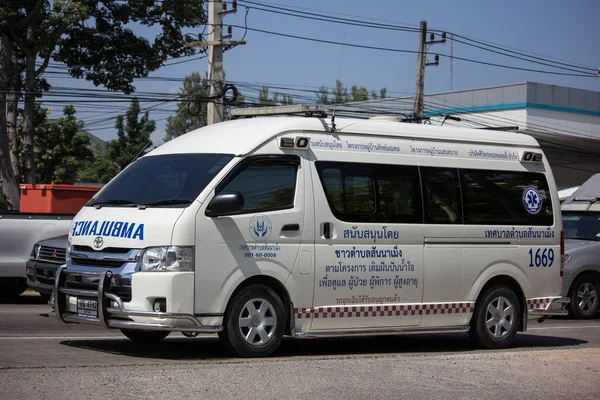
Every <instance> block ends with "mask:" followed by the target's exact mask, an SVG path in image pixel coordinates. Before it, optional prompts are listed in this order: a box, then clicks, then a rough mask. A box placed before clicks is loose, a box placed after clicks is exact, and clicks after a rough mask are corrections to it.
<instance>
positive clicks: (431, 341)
mask: <svg viewBox="0 0 600 400" xmlns="http://www.w3.org/2000/svg"><path fill="white" fill-rule="evenodd" d="M48 311H49V307H48V306H47V305H45V304H42V302H41V301H40V300H39V297H37V296H35V295H24V296H21V297H20V298H19V299H18V301H16V302H13V303H11V304H0V321H1V322H0V398H2V399H32V398H34V399H35V398H39V399H61V400H64V399H79V398H82V399H83V398H86V399H100V398H102V399H113V398H115V399H116V398H125V399H138V398H139V399H147V398H156V399H187V398H190V399H191V398H194V399H204V398H206V399H210V398H218V399H230V398H232V399H233V398H240V397H244V398H245V399H254V398H261V399H282V398H285V399H288V398H290V399H314V398H322V399H342V398H343V399H365V398H376V399H398V398H409V397H410V398H426V399H429V398H448V399H456V398H464V399H482V398H492V397H495V398H502V399H523V398H527V399H542V398H543V399H563V398H566V397H573V396H576V398H577V399H578V400H580V399H597V398H600V318H597V319H595V320H588V321H576V320H571V319H566V318H565V319H559V320H548V321H545V322H544V323H542V324H538V323H531V324H530V326H529V328H530V330H529V331H528V332H527V333H524V334H520V335H519V336H518V339H517V342H516V345H515V347H513V348H511V349H507V350H501V351H489V350H480V349H477V348H475V347H474V346H473V345H472V344H471V342H470V341H469V339H468V337H467V335H466V334H455V335H426V336H418V335H406V336H380V337H359V338H347V339H312V340H292V339H288V340H285V341H284V343H283V345H282V346H281V348H280V349H279V350H278V351H277V352H276V353H275V354H274V356H273V357H270V358H267V359H259V360H256V359H254V360H243V359H235V358H232V357H231V356H229V355H228V354H227V353H226V352H225V350H224V349H223V347H222V346H221V345H220V344H219V342H218V340H217V339H216V337H212V336H207V337H201V338H194V339H189V338H185V337H183V336H182V335H181V334H171V335H170V336H169V337H168V338H167V339H166V340H165V341H164V342H162V343H160V344H158V345H153V346H152V347H145V346H142V345H138V344H135V343H133V342H130V341H129V340H128V339H126V338H125V337H124V336H122V335H121V334H120V333H119V332H118V331H112V330H106V329H104V328H99V327H94V326H89V325H71V324H69V325H67V324H62V323H60V322H58V321H57V320H55V319H53V318H48V315H47V313H48Z"/></svg>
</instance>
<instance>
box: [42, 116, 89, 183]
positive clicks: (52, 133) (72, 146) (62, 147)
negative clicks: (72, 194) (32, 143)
mask: <svg viewBox="0 0 600 400" xmlns="http://www.w3.org/2000/svg"><path fill="white" fill-rule="evenodd" d="M45 111H46V110H42V109H40V108H39V106H37V112H36V121H35V131H34V134H35V140H36V147H35V159H36V164H37V168H36V175H37V176H36V179H37V180H38V181H39V182H45V183H59V182H60V183H75V181H76V177H77V171H78V170H79V169H80V168H83V167H85V166H86V165H87V164H89V163H90V162H91V161H92V160H93V159H94V154H93V153H92V150H91V149H90V138H89V137H88V136H86V135H82V134H79V132H80V131H81V130H82V129H83V122H82V121H78V120H77V118H76V117H75V107H73V106H65V107H64V109H63V114H64V115H63V116H62V117H59V118H58V119H57V120H56V121H48V120H47V114H46V112H45Z"/></svg>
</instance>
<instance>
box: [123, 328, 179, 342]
mask: <svg viewBox="0 0 600 400" xmlns="http://www.w3.org/2000/svg"><path fill="white" fill-rule="evenodd" d="M121 332H122V333H123V335H125V336H127V338H128V339H130V340H133V341H134V342H138V343H156V342H160V341H161V340H163V339H164V338H166V337H167V336H169V333H171V332H170V331H141V330H137V329H121Z"/></svg>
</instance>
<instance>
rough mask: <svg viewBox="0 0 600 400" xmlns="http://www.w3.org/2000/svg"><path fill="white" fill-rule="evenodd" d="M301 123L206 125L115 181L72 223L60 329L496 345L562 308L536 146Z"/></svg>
mask: <svg viewBox="0 0 600 400" xmlns="http://www.w3.org/2000/svg"><path fill="white" fill-rule="evenodd" d="M305 110H309V108H306V109H305ZM316 115H317V116H314V115H313V116H285V117H283V116H279V117H273V116H270V117H259V118H246V119H238V120H234V121H229V122H223V123H219V124H216V125H211V126H207V127H204V128H201V129H198V130H195V131H193V132H190V133H188V134H186V135H183V136H181V137H178V138H176V139H174V140H172V141H170V142H168V143H166V144H164V145H162V146H160V147H158V148H157V149H155V150H153V151H152V152H150V153H149V154H147V155H145V156H143V157H141V158H140V159H138V160H137V161H135V162H134V163H133V164H131V165H130V166H129V167H128V168H126V169H125V170H124V171H122V172H121V173H120V174H119V175H118V176H117V177H116V178H114V179H113V180H112V181H111V182H110V183H109V184H108V185H106V186H105V187H104V188H103V189H102V190H101V191H100V192H99V193H98V194H97V195H96V196H94V198H93V199H92V200H91V201H90V202H89V203H88V204H87V205H86V206H85V207H83V209H82V210H81V211H80V212H79V214H78V215H77V216H76V218H75V219H74V220H73V224H72V226H71V230H70V234H69V248H68V257H67V264H66V265H65V266H63V267H61V268H60V270H59V271H58V273H57V277H56V286H55V291H54V302H53V304H54V308H55V314H56V316H57V318H58V319H60V320H61V321H64V322H76V323H91V324H99V325H102V326H105V327H108V328H116V329H120V330H121V331H122V332H123V333H124V334H125V336H127V337H128V338H130V339H132V340H138V341H146V342H151V341H158V340H161V339H163V338H165V337H166V336H167V335H168V334H169V333H170V332H171V331H180V332H183V334H184V335H186V336H195V335H197V334H198V333H218V334H219V337H220V339H221V340H222V342H223V344H224V345H225V347H226V348H227V349H229V350H230V351H231V352H233V353H234V354H236V355H238V356H243V357H253V356H266V355H269V354H270V353H272V352H273V351H274V350H275V349H276V348H277V347H278V346H279V344H280V343H281V340H282V338H283V337H284V336H286V335H287V336H292V337H296V338H309V337H325V336H346V335H369V334H402V333H431V332H469V334H470V335H471V337H472V338H473V339H474V340H476V341H477V342H478V343H479V345H481V346H483V347H487V348H500V347H505V346H508V345H509V344H510V343H511V342H512V341H513V339H514V338H515V335H516V333H517V331H524V330H526V329H527V321H528V320H530V319H537V320H543V319H545V318H547V317H549V316H554V315H563V314H565V313H566V311H564V310H563V308H564V306H565V305H566V304H567V303H568V301H569V299H568V298H563V297H560V296H559V294H560V293H561V284H562V282H561V276H562V273H563V270H562V254H563V245H562V243H563V242H562V234H561V229H562V225H561V218H560V202H559V199H558V194H557V190H556V186H555V183H554V178H553V176H552V172H551V170H550V166H549V164H548V161H547V160H546V158H545V156H544V154H543V152H542V151H541V149H540V147H539V145H538V143H537V142H536V140H535V139H533V138H531V137H529V136H526V135H522V134H515V133H505V132H492V131H486V130H469V129H456V128H446V127H434V126H426V125H417V124H407V123H401V122H398V121H390V120H358V119H338V120H336V121H335V122H334V121H332V120H331V119H329V118H325V117H324V116H323V115H320V113H319V112H317V113H316Z"/></svg>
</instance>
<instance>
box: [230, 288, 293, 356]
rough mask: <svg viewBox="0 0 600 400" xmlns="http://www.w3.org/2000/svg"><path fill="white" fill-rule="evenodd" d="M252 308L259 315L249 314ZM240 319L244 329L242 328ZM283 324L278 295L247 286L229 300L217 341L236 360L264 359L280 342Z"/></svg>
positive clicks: (268, 290)
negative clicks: (234, 356) (236, 358)
mask: <svg viewBox="0 0 600 400" xmlns="http://www.w3.org/2000/svg"><path fill="white" fill-rule="evenodd" d="M252 307H253V309H254V310H256V311H259V313H258V314H255V315H251V314H250V312H249V308H252ZM260 311H262V313H261V312H260ZM261 314H262V316H261ZM243 320H246V321H247V323H248V325H247V326H243V325H244V324H242V323H241V322H242V321H243ZM285 321H286V313H285V308H284V307H283V302H282V301H281V299H280V298H279V296H278V295H277V293H275V291H274V290H273V289H271V288H269V287H267V286H264V285H250V286H247V287H245V288H243V289H241V290H240V291H239V292H237V293H236V294H235V295H234V296H233V298H232V299H231V300H230V301H229V306H228V307H227V311H226V312H225V318H224V326H223V332H220V333H219V339H220V340H221V342H222V343H223V345H224V346H225V348H226V349H227V350H229V351H230V352H231V353H233V354H235V355H237V356H239V357H266V356H268V355H270V354H271V353H273V352H274V351H275V350H276V349H277V347H278V346H279V344H280V343H281V340H282V339H283V332H284V328H285Z"/></svg>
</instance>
